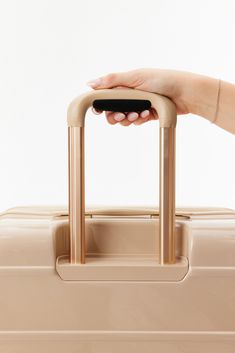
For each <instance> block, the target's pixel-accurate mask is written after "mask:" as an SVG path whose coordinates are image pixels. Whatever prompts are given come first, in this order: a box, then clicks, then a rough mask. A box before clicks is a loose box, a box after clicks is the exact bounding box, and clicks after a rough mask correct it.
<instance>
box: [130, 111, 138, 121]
mask: <svg viewBox="0 0 235 353" xmlns="http://www.w3.org/2000/svg"><path fill="white" fill-rule="evenodd" d="M138 116H139V114H138V113H136V112H133V113H129V114H128V116H127V119H128V120H129V121H134V120H136V119H137V118H138Z"/></svg>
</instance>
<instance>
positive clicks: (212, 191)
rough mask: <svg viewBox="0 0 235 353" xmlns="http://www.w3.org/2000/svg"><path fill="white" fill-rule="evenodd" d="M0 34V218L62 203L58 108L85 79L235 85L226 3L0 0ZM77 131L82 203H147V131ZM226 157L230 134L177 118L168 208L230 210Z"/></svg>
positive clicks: (153, 155)
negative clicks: (172, 72) (154, 78)
mask: <svg viewBox="0 0 235 353" xmlns="http://www.w3.org/2000/svg"><path fill="white" fill-rule="evenodd" d="M0 37H1V38H0V43H1V46H0V51H1V54H0V61H1V62H0V160H1V174H0V210H4V209H6V208H9V207H12V206H17V205H35V204H40V205H41V204H52V205H53V204H56V205H60V204H61V205H65V204H67V126H66V109H67V106H68V104H69V102H70V101H71V100H72V99H73V98H74V97H75V96H77V95H79V94H80V93H82V92H84V91H86V90H88V89H89V88H88V87H87V86H86V81H88V80H90V79H93V78H95V77H98V76H100V75H103V74H106V73H109V72H115V71H124V70H130V69H134V68H138V67H161V68H172V69H180V70H188V71H193V72H197V73H201V74H206V75H210V76H214V77H219V78H221V79H223V80H227V81H230V82H233V83H235V44H234V38H235V1H232V0H221V1H216V0H211V1H210V0H196V1H193V0H191V1H190V0H178V1H173V0H172V1H170V0H145V1H138V0H135V1H134V0H133V1H131V0H116V1H112V0H99V1H95V0H93V1H91V0H86V1H79V0H18V1H17V0H15V1H14V0H5V1H4V0H2V1H0ZM234 98H235V97H234ZM234 115H235V112H234ZM86 126H87V130H86V131H87V132H86V157H87V158H86V201H87V204H89V205H91V204H96V205H97V204H102V205H104V204H106V205H107V204H112V205H115V204H116V205H155V204H158V185H157V184H158V165H157V161H158V123H156V122H150V123H148V124H145V126H141V127H138V126H133V127H129V128H126V127H122V126H117V125H116V126H110V125H108V124H107V122H106V120H105V119H104V117H103V116H101V117H97V116H93V115H92V114H91V113H90V112H89V113H88V117H87V123H86ZM234 154H235V136H234V135H232V134H230V133H228V132H226V131H224V130H222V129H219V128H218V127H216V126H214V125H212V124H211V123H209V122H208V121H206V120H205V119H203V118H200V117H196V116H193V115H188V116H180V117H179V119H178V129H177V190H176V191H177V196H176V200H177V205H195V206H200V205H201V206H204V205H209V206H223V207H232V208H235V166H234Z"/></svg>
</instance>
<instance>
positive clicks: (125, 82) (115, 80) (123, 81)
mask: <svg viewBox="0 0 235 353" xmlns="http://www.w3.org/2000/svg"><path fill="white" fill-rule="evenodd" d="M137 81H138V80H137V75H136V74H134V72H131V71H129V72H117V73H111V74H108V75H106V76H102V77H99V78H97V79H95V80H91V81H89V82H87V84H88V86H90V87H91V88H94V89H102V88H112V87H117V86H124V87H131V88H134V87H136V86H137V85H138V82H137Z"/></svg>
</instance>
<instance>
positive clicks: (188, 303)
mask: <svg viewBox="0 0 235 353" xmlns="http://www.w3.org/2000/svg"><path fill="white" fill-rule="evenodd" d="M129 211H130V210H129ZM105 213H107V214H109V215H108V216H105ZM117 213H120V210H118V212H116V211H115V210H114V212H113V213H112V212H110V210H106V211H105V210H104V211H102V212H100V211H99V210H98V211H97V210H93V211H91V210H90V211H89V210H88V211H87V216H86V240H87V253H88V254H87V258H88V260H89V259H91V260H92V261H96V262H95V263H96V264H97V262H99V261H100V259H105V258H107V259H108V260H107V261H116V260H118V261H120V262H123V263H124V264H126V263H127V262H128V261H129V266H131V267H133V266H135V265H136V264H137V263H138V264H139V265H140V266H145V262H146V261H150V262H151V259H152V258H154V256H155V254H154V251H153V249H154V246H153V245H154V243H155V237H156V230H157V228H158V215H157V212H156V211H154V210H152V213H151V210H147V211H146V210H144V211H143V212H142V213H143V215H141V211H140V210H133V212H132V213H133V214H135V213H136V214H138V213H139V215H138V216H130V215H128V210H124V211H123V212H122V213H123V216H115V214H117ZM129 214H130V212H129ZM177 214H178V217H177V218H176V219H177V221H176V229H177V231H176V234H177V236H176V237H177V257H178V258H179V257H180V258H181V259H187V261H186V262H183V263H182V267H180V266H179V267H178V268H177V271H178V273H177V271H176V272H175V273H171V278H169V279H168V280H165V279H164V275H165V274H166V275H167V276H168V274H167V273H165V274H163V276H162V275H161V269H160V270H159V273H158V275H159V278H160V277H161V278H162V279H155V280H145V278H142V279H141V278H140V279H139V280H138V279H137V280H126V279H124V280H120V279H117V278H114V279H113V280H112V279H111V278H110V279H108V280H94V279H90V280H84V279H79V278H77V279H76V280H66V279H62V278H61V277H60V272H61V268H60V265H59V264H58V258H60V257H61V256H66V255H68V254H69V226H68V217H67V210H66V209H59V208H55V207H51V208H49V207H44V208H43V207H34V208H26V207H25V208H16V209H11V210H9V211H8V212H6V213H3V214H2V215H1V217H0V277H1V280H0V283H1V287H0V288H1V294H0V312H1V319H0V325H1V327H0V352H4V353H19V352H20V353H32V352H33V353H37V352H40V353H41V352H43V351H44V352H51V353H54V352H56V353H62V352H63V353H64V352H70V353H75V352H76V353H78V352H82V353H88V352H89V353H90V352H95V353H98V352H99V353H100V352H102V353H106V352H107V353H108V352H115V353H116V352H118V353H124V352H125V353H126V352H128V353H140V352H141V353H142V352H143V351H146V352H148V353H153V352H154V353H155V352H157V351H159V352H162V353H165V352H167V353H176V352H180V353H181V352H197V353H205V352H207V353H210V352H211V353H212V352H213V353H233V352H234V350H235V256H234V254H235V212H234V211H232V210H227V209H213V208H211V209H205V208H204V209H200V208H198V209H194V210H193V209H188V210H187V209H183V210H182V209H181V210H177ZM110 259H111V260H110ZM81 266H84V265H81ZM173 266H175V265H173ZM62 267H63V265H62ZM182 270H183V272H182ZM178 275H179V276H178ZM174 278H175V279H174Z"/></svg>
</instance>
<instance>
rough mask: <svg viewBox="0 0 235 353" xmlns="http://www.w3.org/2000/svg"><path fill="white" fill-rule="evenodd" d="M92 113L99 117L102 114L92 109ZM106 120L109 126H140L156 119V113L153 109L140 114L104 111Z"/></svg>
mask: <svg viewBox="0 0 235 353" xmlns="http://www.w3.org/2000/svg"><path fill="white" fill-rule="evenodd" d="M92 111H93V112H94V114H96V115H100V114H101V113H102V111H101V110H96V109H94V108H92ZM105 114H106V118H107V121H108V122H109V124H111V125H115V124H117V123H119V124H120V125H122V126H129V125H131V124H134V125H141V124H143V123H146V122H147V121H149V120H153V119H155V120H156V119H158V116H157V113H156V111H155V110H154V109H151V110H144V111H142V112H139V113H137V112H126V113H123V112H112V111H106V112H105Z"/></svg>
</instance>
